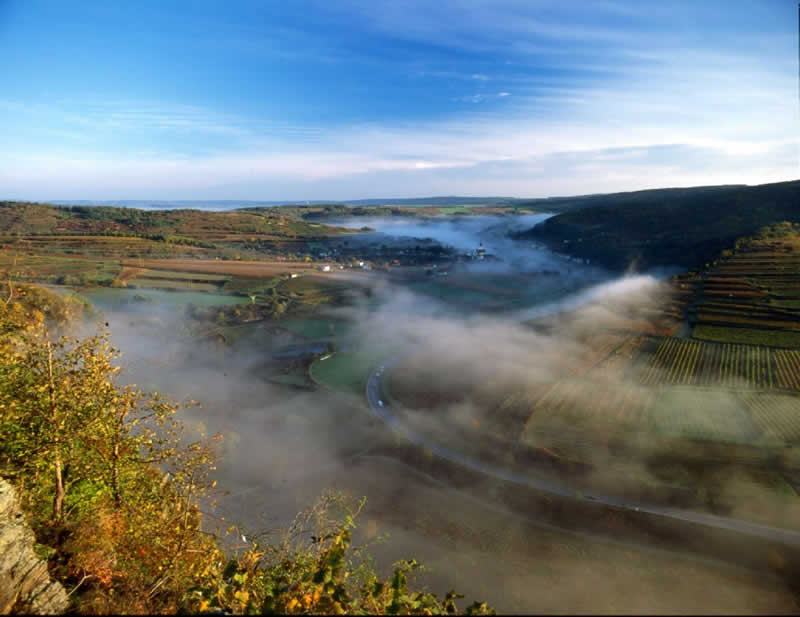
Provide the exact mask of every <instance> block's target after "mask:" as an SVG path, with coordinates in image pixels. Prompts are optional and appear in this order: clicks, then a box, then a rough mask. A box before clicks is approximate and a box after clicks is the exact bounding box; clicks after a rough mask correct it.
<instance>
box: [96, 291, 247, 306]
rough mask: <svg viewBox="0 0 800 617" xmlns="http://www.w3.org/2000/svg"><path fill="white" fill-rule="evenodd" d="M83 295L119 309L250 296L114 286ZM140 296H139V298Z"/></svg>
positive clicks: (224, 302)
mask: <svg viewBox="0 0 800 617" xmlns="http://www.w3.org/2000/svg"><path fill="white" fill-rule="evenodd" d="M82 295H83V296H84V297H85V298H86V299H88V300H89V301H90V302H91V303H92V304H93V305H95V306H96V307H97V308H99V309H101V310H103V309H106V310H108V309H117V308H120V307H121V306H125V305H134V306H135V305H137V304H141V305H142V306H147V304H149V303H152V304H153V305H166V306H187V305H189V304H195V305H197V306H227V305H231V304H246V303H248V302H250V300H249V299H248V298H242V297H240V296H225V295H222V294H211V293H205V292H202V291H164V290H160V289H122V288H112V287H94V288H90V289H85V290H83V291H82ZM137 296H138V298H137Z"/></svg>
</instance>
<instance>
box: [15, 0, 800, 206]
mask: <svg viewBox="0 0 800 617" xmlns="http://www.w3.org/2000/svg"><path fill="white" fill-rule="evenodd" d="M796 30H797V4H796V2H795V1H794V0H730V1H728V2H715V1H709V2H695V1H675V2H668V1H663V2H662V1H658V2H656V1H652V2H647V3H645V2H627V1H623V0H581V1H573V2H570V1H568V0H558V1H554V0H438V1H436V2H431V1H429V0H398V1H395V2H391V3H390V2H386V3H383V2H374V1H371V0H370V1H367V0H336V1H334V0H327V1H319V2H318V1H316V0H309V1H300V0H297V1H293V2H286V1H282V2H278V1H275V2H267V1H239V2H233V1H231V2H220V1H218V0H214V1H211V0H192V1H178V0H175V1H171V2H170V1H167V0H161V1H152V2H151V1H149V0H137V1H136V2H127V3H123V2H101V1H97V2H91V1H85V2H80V1H76V2H71V3H68V2H63V1H61V0H58V1H45V0H0V57H2V58H3V59H4V62H3V70H2V71H1V72H0V135H2V136H3V145H4V147H3V148H2V151H1V152H0V198H20V199H40V200H46V199H253V200H259V199H260V200H281V199H286V200H294V199H355V198H363V197H376V196H377V197H400V196H409V197H414V196H425V195H453V194H455V195H513V196H530V197H539V196H548V195H565V194H579V193H591V192H607V191H616V190H633V189H640V188H650V187H662V186H689V185H698V184H718V183H748V184H757V183H762V182H772V181H780V180H786V179H794V178H797V177H798V176H800V173H799V172H798V169H799V167H798V165H799V159H798V126H799V124H798V84H797V75H798V68H797V32H796Z"/></svg>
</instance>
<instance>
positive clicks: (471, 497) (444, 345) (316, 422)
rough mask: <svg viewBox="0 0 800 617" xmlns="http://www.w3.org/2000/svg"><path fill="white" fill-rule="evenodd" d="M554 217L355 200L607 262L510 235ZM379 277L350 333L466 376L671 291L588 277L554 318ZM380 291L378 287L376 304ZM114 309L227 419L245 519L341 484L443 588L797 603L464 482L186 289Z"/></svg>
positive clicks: (754, 604)
mask: <svg viewBox="0 0 800 617" xmlns="http://www.w3.org/2000/svg"><path fill="white" fill-rule="evenodd" d="M544 217H545V215H532V216H529V217H513V218H512V217H491V219H489V218H486V217H481V219H478V218H477V217H463V218H458V219H455V220H450V219H447V220H441V221H440V220H418V219H415V220H408V221H406V220H400V221H395V220H394V219H391V220H386V219H377V220H365V219H362V218H358V219H355V220H354V221H355V222H354V223H353V225H357V226H359V227H361V226H363V225H369V226H372V227H374V228H376V229H379V230H380V232H381V233H391V234H409V235H412V236H414V237H433V238H435V239H436V240H438V241H441V242H445V243H448V244H451V245H453V246H456V247H457V248H459V249H464V250H467V249H474V248H476V247H477V246H478V244H479V242H483V244H484V246H485V247H486V248H487V249H488V250H489V251H490V252H496V254H497V255H498V256H499V257H501V258H502V259H503V260H504V263H505V264H506V267H508V268H513V267H519V268H520V269H527V268H528V267H536V268H542V267H547V268H558V269H559V270H560V271H566V268H570V269H571V270H572V271H573V274H579V275H585V276H586V279H587V281H589V280H592V279H593V278H594V279H595V280H597V279H598V278H600V277H599V276H598V275H597V271H594V272H593V269H592V268H591V266H586V265H578V264H576V263H572V262H567V261H565V260H563V259H561V258H560V257H558V256H555V255H553V254H552V253H549V252H547V251H546V250H544V249H541V248H535V247H528V246H525V247H519V246H514V245H513V243H511V242H510V241H509V240H508V239H506V238H505V237H504V233H505V232H506V231H507V230H508V228H509V226H528V225H530V224H531V223H532V222H535V221H538V220H542V219H543V218H544ZM337 222H338V223H340V224H341V221H337ZM545 264H546V265H545ZM609 277H610V275H608V274H607V273H606V274H605V275H604V277H603V278H605V279H608V278H609ZM373 293H374V296H373V298H372V301H371V302H370V303H369V304H367V303H365V304H364V305H363V306H360V305H356V306H353V307H351V308H348V309H342V308H340V309H337V311H336V312H337V313H339V314H341V315H344V316H347V317H349V318H351V319H353V320H354V328H353V332H352V333H351V338H352V339H353V340H354V341H355V342H356V343H357V344H360V345H364V346H373V347H379V348H381V349H382V350H384V352H385V355H386V357H387V358H388V357H391V356H393V355H396V354H398V353H402V352H403V351H405V350H408V349H415V350H417V351H423V352H426V353H427V356H428V357H429V358H430V359H431V363H432V364H431V365H430V367H429V371H428V372H429V373H430V374H431V375H434V376H437V378H438V377H439V376H440V377H441V379H443V380H444V379H448V378H449V377H451V376H449V375H447V374H445V373H444V372H443V371H444V370H445V369H444V368H443V367H445V366H446V363H442V361H441V359H442V358H448V357H449V358H451V359H452V358H455V359H457V360H458V362H459V366H460V370H462V371H463V372H464V373H463V374H462V375H460V378H461V379H462V380H463V379H464V378H465V376H466V377H467V378H469V379H471V380H472V381H473V383H479V384H480V383H484V382H485V383H492V384H494V385H495V386H496V385H497V384H506V385H505V386H503V387H508V388H510V389H513V388H521V389H524V388H525V387H527V384H529V383H530V382H531V381H532V380H537V379H539V380H541V379H546V378H548V376H549V375H551V373H552V372H553V371H554V370H555V369H556V368H557V367H558V366H559V365H560V364H561V363H563V362H567V361H569V358H570V357H571V356H572V355H573V354H580V353H582V343H581V340H582V339H581V336H582V335H583V334H584V333H585V331H587V330H591V329H592V328H593V327H595V326H596V324H597V323H599V322H602V321H604V320H605V321H608V320H611V321H613V320H614V319H622V318H624V316H625V315H626V311H629V310H632V309H630V307H631V306H632V304H635V302H638V301H639V300H640V299H641V297H642V296H647V297H651V298H652V297H657V296H658V294H659V293H661V292H660V288H659V284H658V282H657V281H655V280H654V279H652V278H650V277H637V278H634V279H623V280H621V281H618V282H611V283H608V284H603V285H601V286H599V287H593V288H590V289H589V290H585V289H584V290H583V291H581V292H579V294H578V295H572V296H569V297H568V298H566V299H565V300H564V303H565V304H566V305H567V306H569V308H576V307H577V306H578V305H579V304H580V305H583V307H584V312H583V313H582V315H583V317H582V318H577V319H574V320H572V321H571V322H570V323H569V324H567V325H564V326H563V327H558V328H556V329H555V330H554V331H553V332H550V333H548V334H542V333H537V332H535V331H534V330H532V329H531V328H529V327H526V326H524V325H522V324H521V321H522V320H523V319H524V318H527V317H530V315H526V314H520V313H515V314H511V315H506V316H499V317H489V316H485V315H484V316H474V315H473V316H454V315H452V314H448V312H447V311H442V310H432V309H435V308H436V306H437V302H436V300H433V299H431V298H428V297H424V298H423V297H421V296H419V295H416V294H414V293H412V292H411V291H409V290H408V289H405V288H398V287H396V286H392V285H390V284H380V285H377V286H376V287H375V289H374V292H373ZM375 296H377V297H379V298H380V300H381V301H380V302H379V303H378V304H377V307H376V303H375V302H374V297H375ZM558 306H559V305H556V304H551V305H549V306H548V307H547V310H548V311H551V310H554V309H556V308H558ZM531 310H532V311H533V312H535V310H536V307H534V308H533V309H531ZM448 315H449V316H448ZM105 319H106V320H107V321H109V322H110V330H111V332H112V341H113V343H114V344H115V345H116V346H117V347H118V348H120V349H121V350H122V351H123V353H124V356H123V358H122V364H123V367H124V368H125V371H126V379H128V380H130V381H132V382H135V383H136V384H138V385H139V386H140V387H141V388H143V389H147V390H158V391H159V392H164V393H169V394H170V395H172V396H173V397H174V398H175V399H177V400H182V399H193V400H196V401H199V402H200V403H201V405H202V406H201V407H199V408H192V409H188V410H186V411H184V412H182V416H183V418H184V419H185V421H186V422H187V424H189V425H190V426H191V427H192V428H193V430H196V431H200V432H203V433H205V434H213V433H217V432H220V433H222V434H223V435H224V441H223V444H222V446H221V449H220V455H221V461H220V464H219V466H218V472H217V473H218V482H219V486H220V487H222V488H224V489H225V491H226V494H224V495H222V496H221V498H220V508H219V511H218V512H217V515H219V516H222V515H224V516H225V518H226V522H230V521H239V522H240V523H241V524H242V525H243V529H244V530H246V535H247V536H250V535H251V533H253V532H258V531H260V530H266V529H272V528H275V527H277V526H280V525H285V524H287V523H288V522H289V521H290V520H291V518H292V517H293V515H294V514H295V513H296V512H297V511H298V510H299V509H301V508H304V507H307V506H309V505H311V504H312V503H313V502H314V500H315V498H316V497H317V496H319V495H320V494H321V493H323V492H324V491H325V490H326V489H330V488H335V489H341V490H345V491H347V492H349V493H350V494H351V495H353V496H355V497H359V496H362V495H363V496H366V497H367V500H368V501H367V505H366V508H365V510H364V512H363V514H362V516H361V518H360V522H359V528H358V534H359V536H358V539H359V540H361V541H366V540H370V539H375V538H376V537H378V536H380V535H382V534H389V537H388V539H387V540H386V541H385V542H383V543H381V544H378V545H376V546H374V547H373V548H372V553H373V554H374V555H375V557H376V560H377V564H378V565H379V567H380V568H381V569H382V570H383V571H384V572H386V568H388V567H389V566H390V564H391V563H392V562H393V561H395V560H398V559H402V558H408V557H415V558H417V559H419V560H421V561H422V562H423V563H425V564H426V565H427V566H428V568H429V571H430V574H429V575H428V576H427V577H426V578H425V579H424V581H425V582H426V583H427V585H428V586H429V588H430V589H431V590H432V591H436V592H437V593H440V594H443V593H444V592H446V591H447V590H448V589H450V588H455V589H457V590H458V591H460V592H462V593H465V594H466V596H467V597H468V598H470V599H481V600H486V601H488V602H489V603H490V604H491V605H493V606H495V607H496V608H497V609H498V610H500V611H506V612H509V611H515V612H592V611H601V612H609V611H611V612H644V611H650V612H679V611H680V612H686V611H692V612H694V611H700V612H703V611H706V612H707V611H716V612H719V611H722V612H727V611H736V612H775V611H779V612H786V611H793V610H796V606H795V605H794V604H793V600H792V597H791V594H789V592H787V590H786V589H785V587H784V585H783V583H781V582H780V581H778V580H777V579H773V578H772V577H771V576H770V575H760V576H756V575H754V574H752V573H750V572H749V571H745V570H740V569H738V568H735V567H728V566H723V565H721V564H717V563H716V562H715V563H708V562H706V561H704V560H701V559H698V558H696V557H688V556H683V555H678V554H672V553H665V552H659V551H656V550H649V549H647V548H644V549H642V548H641V547H639V546H636V545H634V544H626V543H620V542H610V541H606V540H600V539H596V538H592V537H587V536H582V535H576V534H574V533H567V532H562V531H559V530H558V529H554V528H551V527H549V526H547V525H544V524H541V521H537V520H532V519H530V518H527V517H525V516H523V515H520V514H514V513H511V512H509V511H507V510H505V509H504V508H503V507H501V506H499V505H498V504H497V503H494V502H492V501H487V500H486V498H485V495H486V491H485V490H483V491H482V492H481V493H480V495H482V496H483V497H481V496H477V494H475V493H473V491H472V490H471V489H470V488H469V487H465V488H462V489H459V490H455V489H453V488H451V487H449V486H446V485H444V484H442V482H441V481H440V480H437V479H435V478H432V477H430V476H427V475H425V474H423V473H421V472H420V471H418V470H416V469H414V468H412V467H410V466H408V465H407V464H406V463H404V462H403V461H400V460H397V459H395V458H391V457H390V456H386V454H385V452H386V449H385V448H384V446H386V445H391V444H393V443H394V439H395V438H394V437H393V436H392V434H391V432H390V431H388V430H387V429H386V427H385V426H384V425H383V423H382V422H381V421H380V420H379V419H377V418H376V417H375V416H374V415H373V414H372V413H371V412H370V410H369V409H368V407H367V406H366V404H365V400H364V397H363V396H357V395H355V394H352V395H350V394H343V393H341V394H340V393H334V392H331V391H328V390H323V389H318V390H316V391H299V390H292V389H290V388H288V387H282V386H277V385H271V384H269V383H267V382H266V380H265V375H264V373H263V368H262V367H263V366H264V364H265V361H266V354H267V352H266V351H265V347H266V346H265V344H264V340H263V338H259V337H262V336H267V333H266V331H265V332H264V333H263V334H262V335H259V337H255V336H254V338H252V340H249V341H242V342H239V343H237V345H236V346H235V347H231V348H226V349H222V348H219V347H216V346H214V345H211V344H208V343H200V342H191V341H186V340H178V338H177V336H176V334H175V333H177V332H181V331H182V329H181V327H180V326H181V324H182V322H183V320H184V313H183V311H182V310H181V309H177V308H175V307H168V306H162V305H158V304H147V305H142V306H139V307H137V308H132V307H129V308H128V309H127V310H118V311H114V312H108V313H106V315H105ZM450 411H451V412H452V413H450V412H448V413H445V414H444V415H443V416H442V417H443V418H445V421H458V418H455V419H454V416H457V415H458V414H462V415H463V414H465V413H466V414H467V415H468V414H469V413H471V411H472V410H471V409H466V408H464V407H463V406H462V407H460V408H458V409H453V410H450ZM419 426H424V424H419ZM598 456H599V457H602V456H604V454H602V453H600V454H599V455H598ZM486 482H487V483H488V484H491V482H490V481H489V480H488V479H487V480H486ZM482 488H483V489H485V486H483V487H482ZM209 520H212V519H209Z"/></svg>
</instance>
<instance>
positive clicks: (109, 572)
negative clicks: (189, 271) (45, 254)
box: [0, 284, 490, 614]
mask: <svg viewBox="0 0 800 617" xmlns="http://www.w3.org/2000/svg"><path fill="white" fill-rule="evenodd" d="M78 308H80V307H78V306H76V305H75V304H74V302H72V301H70V300H65V299H63V298H61V297H60V296H57V295H55V294H52V293H50V292H48V291H47V290H42V289H40V288H37V287H35V286H17V285H13V284H9V286H8V293H5V294H3V296H2V300H1V301H0V477H4V478H6V479H8V480H9V481H11V482H12V483H13V485H14V487H15V488H16V490H17V492H18V494H19V495H20V498H21V502H22V507H23V510H24V512H25V515H26V518H27V519H28V521H29V523H30V526H31V528H32V529H33V531H34V533H35V534H36V540H37V542H38V544H37V547H36V548H37V552H38V553H39V554H40V555H42V556H43V557H45V558H46V559H47V560H48V565H49V569H50V572H51V574H52V575H53V577H54V578H55V579H56V580H58V581H59V582H61V583H62V584H63V585H64V587H65V589H67V590H68V595H69V598H70V601H71V602H72V606H71V610H73V611H76V612H78V613H94V614H108V613H144V614H147V613H151V614H152V613H176V612H181V613H187V612H188V613H196V612H205V611H208V610H214V609H216V610H217V611H220V612H224V613H226V614H254V613H255V614H257V613H284V614H286V613H321V614H341V613H390V614H408V613H425V614H440V613H452V612H456V610H457V609H456V605H455V602H456V600H457V599H458V598H459V597H460V596H458V595H457V594H455V593H454V592H450V593H448V594H447V595H446V596H445V597H444V598H443V599H439V598H437V597H436V596H435V595H433V594H431V593H428V592H423V591H412V590H410V589H409V588H408V582H407V578H408V576H409V575H410V574H412V573H413V572H414V571H415V570H418V569H419V564H417V562H416V561H414V560H409V561H403V562H400V563H398V564H396V566H395V569H394V572H393V574H391V576H390V577H389V578H388V579H386V580H383V579H381V578H380V577H379V576H378V575H376V574H375V572H374V571H373V570H372V569H371V568H370V567H369V565H368V562H367V561H366V556H365V555H364V554H363V553H362V552H361V551H360V550H358V549H354V548H352V547H351V535H350V534H351V529H352V528H353V527H354V526H355V522H354V519H355V517H356V515H357V514H358V512H359V511H360V509H361V506H362V505H363V502H362V503H361V504H360V505H357V506H351V505H348V502H347V501H346V500H342V499H338V498H335V497H334V496H327V497H326V498H325V499H324V500H323V501H322V502H320V504H318V506H317V507H315V508H314V509H312V510H311V511H309V512H307V513H305V514H304V515H301V516H299V517H298V519H297V521H296V524H295V525H293V526H292V527H291V528H290V529H289V530H287V531H286V532H285V533H284V534H282V535H281V536H279V537H278V538H277V540H273V541H272V542H269V541H261V540H256V541H253V540H252V539H251V540H250V541H249V542H248V541H246V540H245V538H243V537H242V538H241V541H242V542H243V543H244V544H239V543H238V542H236V544H237V545H238V546H234V547H233V549H235V551H234V550H231V547H230V543H228V549H227V550H226V548H225V546H224V543H223V539H224V532H220V533H217V534H214V533H209V530H208V523H207V521H206V522H205V524H204V520H205V519H206V516H205V515H204V510H205V509H208V508H209V507H210V502H211V501H212V500H211V497H212V496H213V493H212V492H211V491H212V489H213V488H214V486H215V484H216V483H215V481H214V480H213V479H212V476H213V472H214V469H215V466H214V442H215V441H216V439H215V438H212V439H210V440H201V441H194V442H191V441H189V439H187V435H186V434H185V433H184V432H183V429H182V425H181V424H180V423H179V422H178V421H176V420H175V417H174V414H175V411H176V407H175V406H174V405H172V404H171V403H170V402H168V401H165V400H164V399H163V398H161V397H160V396H159V395H158V394H157V393H144V392H141V391H139V390H137V389H136V388H135V387H133V386H127V385H122V384H120V383H119V381H118V375H119V368H118V366H116V364H115V359H116V357H117V356H118V352H117V351H116V350H115V349H113V348H112V347H111V346H110V345H109V342H108V333H107V332H104V331H102V330H101V331H100V332H98V334H96V335H95V336H92V337H89V338H87V339H82V340H81V339H76V338H73V337H71V336H69V328H68V327H69V325H70V318H71V317H73V318H74V317H76V316H78V315H79V314H80V312H77V313H76V311H77V310H78ZM81 312H82V311H81ZM62 333H63V335H61V334H62ZM337 506H338V507H339V511H338V513H337V512H336V511H335V507H337ZM335 514H338V515H337V516H334V515H335ZM233 532H236V533H233ZM227 533H230V534H233V537H235V538H237V539H238V538H239V534H238V532H237V530H236V527H235V526H234V527H231V528H229V529H228V532H227ZM312 533H313V534H314V535H311V534H312ZM309 538H310V539H309ZM0 584H2V583H0ZM12 610H13V609H12ZM467 612H477V613H486V612H490V609H488V607H486V605H484V604H481V603H474V604H473V605H472V606H471V607H470V608H468V609H467Z"/></svg>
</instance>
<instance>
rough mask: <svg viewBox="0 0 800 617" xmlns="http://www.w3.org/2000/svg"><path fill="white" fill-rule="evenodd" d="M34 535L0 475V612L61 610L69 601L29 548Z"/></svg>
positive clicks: (51, 612) (13, 494)
mask: <svg viewBox="0 0 800 617" xmlns="http://www.w3.org/2000/svg"><path fill="white" fill-rule="evenodd" d="M34 543H35V538H34V535H33V532H32V531H31V529H30V527H28V525H27V523H26V522H25V518H24V516H23V515H22V512H21V511H20V509H19V504H18V503H17V495H16V492H15V491H14V488H13V487H12V486H11V485H10V484H9V483H8V482H6V481H5V480H3V479H0V615H7V614H9V613H12V612H14V613H38V614H51V615H55V614H61V613H63V612H64V611H66V609H67V606H68V605H69V600H68V599H67V594H66V592H65V591H64V588H63V587H62V586H61V583H59V582H57V581H52V580H50V574H49V573H48V571H47V563H46V562H45V561H43V560H41V559H40V558H39V557H37V555H36V553H35V552H34V550H33V546H34Z"/></svg>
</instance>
